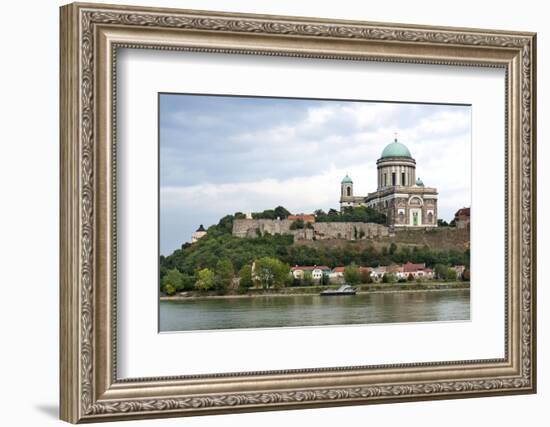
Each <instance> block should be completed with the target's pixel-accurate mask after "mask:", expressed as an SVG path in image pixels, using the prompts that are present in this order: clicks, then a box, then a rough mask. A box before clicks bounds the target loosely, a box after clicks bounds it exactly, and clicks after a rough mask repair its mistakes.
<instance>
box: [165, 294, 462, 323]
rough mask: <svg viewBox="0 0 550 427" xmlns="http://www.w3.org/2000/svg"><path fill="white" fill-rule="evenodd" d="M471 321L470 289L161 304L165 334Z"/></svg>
mask: <svg viewBox="0 0 550 427" xmlns="http://www.w3.org/2000/svg"><path fill="white" fill-rule="evenodd" d="M469 319H470V291H469V290H453V291H441V292H437V291H436V292H433V291H432V292H430V291H427V292H395V293H373V294H359V295H355V296H332V297H321V296H319V295H293V296H261V297H245V298H199V299H189V300H180V301H161V302H160V330H161V331H192V330H205V329H235V328H272V327H282V326H318V325H351V324H366V323H392V322H430V321H444V320H469Z"/></svg>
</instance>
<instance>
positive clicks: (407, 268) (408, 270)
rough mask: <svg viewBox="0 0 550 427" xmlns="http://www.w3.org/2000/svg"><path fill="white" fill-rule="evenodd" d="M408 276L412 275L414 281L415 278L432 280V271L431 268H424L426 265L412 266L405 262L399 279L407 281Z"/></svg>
mask: <svg viewBox="0 0 550 427" xmlns="http://www.w3.org/2000/svg"><path fill="white" fill-rule="evenodd" d="M409 274H412V275H413V277H414V278H415V279H416V278H417V277H424V278H426V279H431V278H433V271H432V269H431V268H426V264H424V263H421V264H414V263H412V262H406V263H405V264H403V272H402V273H401V275H400V276H398V277H399V278H403V279H408V278H409Z"/></svg>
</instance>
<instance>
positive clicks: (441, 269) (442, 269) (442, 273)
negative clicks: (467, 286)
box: [434, 264, 448, 280]
mask: <svg viewBox="0 0 550 427" xmlns="http://www.w3.org/2000/svg"><path fill="white" fill-rule="evenodd" d="M447 269H448V267H447V266H446V265H444V264H436V265H435V266H434V273H435V277H436V278H437V279H441V280H445V279H446V278H447Z"/></svg>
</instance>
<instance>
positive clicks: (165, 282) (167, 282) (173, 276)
mask: <svg viewBox="0 0 550 427" xmlns="http://www.w3.org/2000/svg"><path fill="white" fill-rule="evenodd" d="M183 277H184V276H183V274H181V273H180V272H179V270H178V269H177V268H173V269H171V270H169V271H168V273H166V275H165V276H164V277H163V278H162V280H161V284H162V289H163V291H164V292H166V290H165V289H166V288H167V287H168V288H169V289H172V288H173V289H174V292H173V293H176V291H177V290H180V289H182V288H183ZM166 293H167V292H166Z"/></svg>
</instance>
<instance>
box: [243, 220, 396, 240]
mask: <svg viewBox="0 0 550 427" xmlns="http://www.w3.org/2000/svg"><path fill="white" fill-rule="evenodd" d="M293 222H294V221H291V220H288V219H281V220H279V219H235V220H234V221H233V236H236V237H248V238H254V237H258V236H259V235H260V234H261V235H263V234H266V233H267V234H272V235H274V234H288V235H292V236H294V241H298V240H330V239H344V240H360V239H371V238H374V237H387V236H389V235H390V230H389V228H388V227H386V226H385V225H380V224H375V223H370V222H369V223H366V222H315V223H312V224H311V225H312V226H313V228H312V229H311V228H304V229H299V230H291V229H290V225H291V224H292V223H293Z"/></svg>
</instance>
